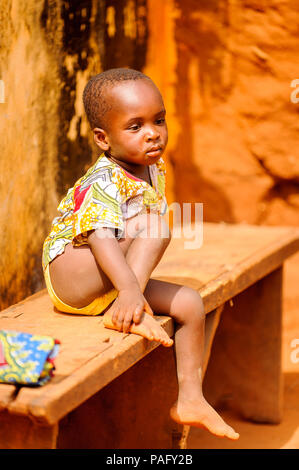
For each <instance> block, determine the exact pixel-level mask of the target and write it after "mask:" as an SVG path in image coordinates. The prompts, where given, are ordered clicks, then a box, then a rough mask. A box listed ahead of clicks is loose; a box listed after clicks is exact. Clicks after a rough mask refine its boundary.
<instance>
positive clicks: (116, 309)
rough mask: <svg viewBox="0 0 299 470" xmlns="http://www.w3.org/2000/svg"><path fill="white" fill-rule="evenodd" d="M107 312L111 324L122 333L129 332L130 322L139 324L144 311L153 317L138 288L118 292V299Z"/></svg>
mask: <svg viewBox="0 0 299 470" xmlns="http://www.w3.org/2000/svg"><path fill="white" fill-rule="evenodd" d="M109 310H110V312H109V313H110V315H111V319H112V322H113V323H114V324H115V325H116V326H117V328H118V329H119V330H120V331H121V330H122V331H123V332H124V333H127V332H128V331H129V328H130V325H131V323H132V321H133V322H134V323H136V324H138V323H139V322H140V320H141V318H142V314H143V312H144V311H145V312H146V313H148V314H149V315H152V316H153V315H154V314H153V311H152V309H151V307H150V306H149V304H148V302H147V300H146V299H145V298H144V296H143V295H142V292H141V291H140V289H138V288H134V289H132V288H130V289H124V290H121V291H119V293H118V297H117V298H116V299H115V301H114V302H113V304H112V306H111V308H110V309H109Z"/></svg>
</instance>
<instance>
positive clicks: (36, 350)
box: [0, 330, 59, 385]
mask: <svg viewBox="0 0 299 470" xmlns="http://www.w3.org/2000/svg"><path fill="white" fill-rule="evenodd" d="M58 349H59V341H57V340H55V339H53V338H51V337H50V336H40V335H32V334H30V333H20V332H18V331H8V330H0V383H9V384H19V385H44V384H45V383H46V382H47V381H48V380H50V378H51V377H52V375H53V371H54V369H55V365H54V359H55V357H56V356H57V354H58Z"/></svg>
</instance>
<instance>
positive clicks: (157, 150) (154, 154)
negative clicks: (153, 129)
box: [146, 146, 162, 157]
mask: <svg viewBox="0 0 299 470" xmlns="http://www.w3.org/2000/svg"><path fill="white" fill-rule="evenodd" d="M161 152H162V147H160V146H157V147H152V148H151V149H150V150H148V151H147V152H146V154H147V155H148V156H149V157H157V156H158V155H160V153H161Z"/></svg>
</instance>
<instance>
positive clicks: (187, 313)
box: [176, 286, 205, 323]
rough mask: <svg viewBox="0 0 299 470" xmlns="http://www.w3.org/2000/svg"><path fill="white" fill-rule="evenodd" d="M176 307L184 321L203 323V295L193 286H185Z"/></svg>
mask: <svg viewBox="0 0 299 470" xmlns="http://www.w3.org/2000/svg"><path fill="white" fill-rule="evenodd" d="M176 309H177V310H179V311H178V312H177V314H178V316H179V318H180V319H181V321H182V323H190V322H192V323H202V322H203V321H204V320H205V309H204V304H203V300H202V297H201V295H200V294H199V292H197V291H196V290H195V289H192V288H191V287H185V286H184V287H183V288H182V289H181V292H180V296H179V297H178V298H177V302H176Z"/></svg>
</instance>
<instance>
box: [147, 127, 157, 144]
mask: <svg viewBox="0 0 299 470" xmlns="http://www.w3.org/2000/svg"><path fill="white" fill-rule="evenodd" d="M145 137H146V141H147V142H150V141H151V140H157V139H158V138H159V137H160V133H159V132H158V130H157V129H155V128H154V127H151V128H148V129H147V130H146V134H145Z"/></svg>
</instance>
